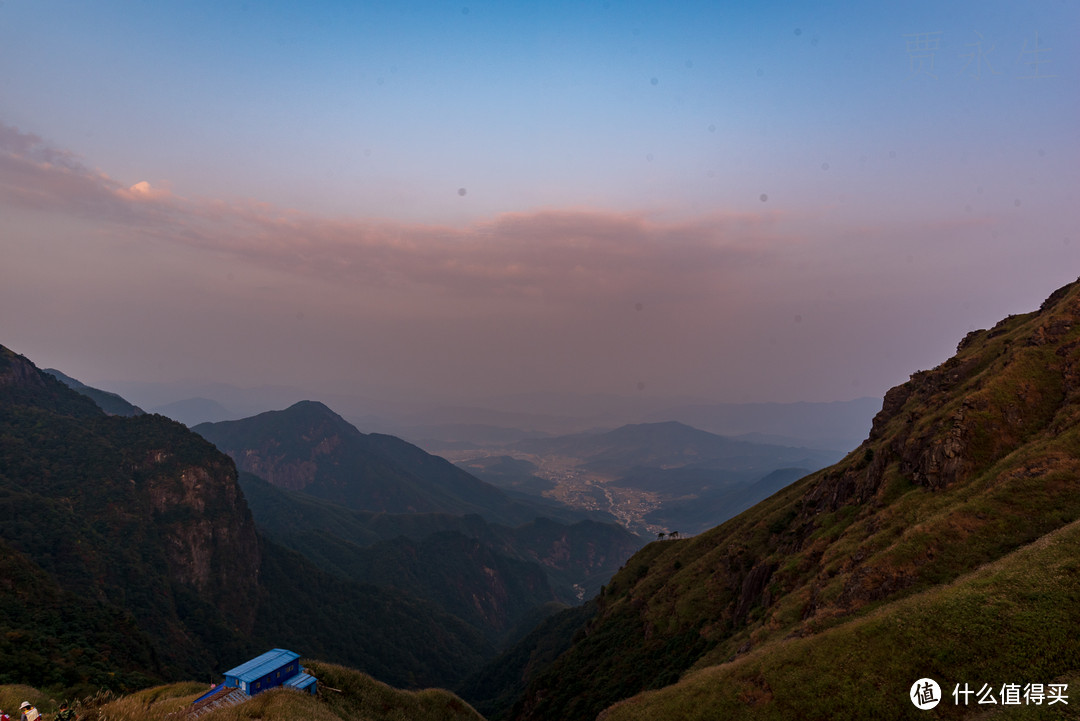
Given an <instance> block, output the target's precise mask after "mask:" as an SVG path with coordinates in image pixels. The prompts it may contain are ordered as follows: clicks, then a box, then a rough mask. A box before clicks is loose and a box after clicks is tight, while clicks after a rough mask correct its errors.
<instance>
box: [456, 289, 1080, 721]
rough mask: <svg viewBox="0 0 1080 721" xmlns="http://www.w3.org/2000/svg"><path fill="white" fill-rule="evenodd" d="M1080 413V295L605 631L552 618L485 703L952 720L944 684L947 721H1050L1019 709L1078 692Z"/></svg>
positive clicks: (899, 414)
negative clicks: (1011, 703) (931, 695)
mask: <svg viewBox="0 0 1080 721" xmlns="http://www.w3.org/2000/svg"><path fill="white" fill-rule="evenodd" d="M1078 409H1080V281H1078V282H1077V283H1074V284H1072V285H1069V286H1066V287H1065V288H1062V289H1061V290H1059V291H1057V292H1055V293H1054V294H1053V295H1051V296H1050V297H1049V298H1048V299H1047V300H1046V302H1045V303H1043V305H1042V307H1041V308H1040V309H1039V310H1038V311H1036V312H1034V313H1028V314H1025V315H1017V316H1010V317H1009V318H1006V319H1004V320H1003V321H1001V322H1000V323H998V324H997V325H996V326H994V327H993V328H991V329H990V330H980V331H974V332H972V333H969V334H968V335H967V337H965V338H964V339H963V340H962V341H961V342H960V344H959V346H958V348H957V353H956V355H955V356H954V357H952V358H951V359H949V360H948V361H946V362H945V363H943V364H941V365H940V366H938V367H937V368H934V369H933V370H930V371H920V372H917V373H915V374H914V375H912V376H911V379H910V380H909V381H908V382H906V383H904V384H902V385H900V386H897V387H896V388H893V389H892V390H891V391H889V393H888V394H887V395H886V396H885V401H884V406H883V408H882V410H881V412H880V413H878V415H877V416H876V417H875V419H874V423H873V427H872V430H871V432H870V434H869V437H868V438H867V439H866V440H865V441H864V442H863V443H862V444H861V446H860V447H858V448H857V449H855V450H854V451H852V452H851V453H850V454H848V455H847V457H845V458H844V459H843V460H841V461H840V462H839V463H837V464H835V465H833V466H831V467H829V468H826V469H823V470H821V471H818V472H817V473H814V474H811V475H809V476H807V477H805V478H803V479H801V480H798V481H796V482H795V483H793V484H791V485H789V486H787V487H785V488H783V489H782V490H780V491H778V492H777V493H775V494H774V495H772V496H771V497H769V498H768V499H767V500H765V501H763V502H761V503H758V504H757V505H755V506H754V507H753V508H750V509H749V510H747V511H745V512H743V513H742V514H740V515H738V516H736V517H735V518H732V519H731V520H729V521H728V522H726V523H724V524H723V525H720V526H718V527H716V528H714V529H712V530H709V531H707V532H704V533H702V534H699V535H698V536H696V537H694V538H693V539H689V540H684V541H678V540H676V541H660V542H655V543H652V544H650V545H648V546H647V547H645V548H644V549H642V550H641V551H640V552H638V553H637V554H635V556H634V557H633V558H631V559H630V560H629V561H628V562H627V563H626V566H625V568H624V569H623V570H622V571H620V572H619V573H618V574H616V576H615V577H614V578H613V579H612V580H611V582H610V583H608V584H607V585H606V587H605V589H604V591H603V593H602V594H601V595H600V597H599V598H598V599H597V602H596V609H595V613H594V614H579V615H578V616H576V617H575V616H573V615H572V614H569V613H563V614H561V615H559V616H555V617H552V618H551V619H549V620H548V621H547V622H545V626H544V627H543V629H545V630H544V631H543V632H540V631H541V630H540V629H538V632H537V633H534V634H533V635H532V636H530V637H528V638H526V639H524V640H523V641H522V642H521V644H519V645H518V646H517V647H515V648H513V649H510V650H509V651H507V653H506V654H505V655H504V656H502V657H501V658H500V659H498V660H497V661H495V662H494V663H493V664H492V665H491V666H490V667H489V670H488V672H486V673H485V674H481V675H480V676H478V677H474V679H473V680H472V681H471V682H470V684H469V685H468V686H467V688H468V689H469V690H468V693H467V698H469V699H470V700H473V701H474V702H476V703H477V704H479V705H480V706H481V707H483V708H485V709H486V710H488V712H489V713H490V714H491V715H490V717H491V718H493V719H505V718H512V719H515V720H516V721H534V720H540V719H544V720H546V719H561V720H564V721H585V720H588V721H593V719H597V718H600V719H602V720H603V721H643V720H645V719H668V718H695V719H714V718H715V719H720V718H738V719H772V718H822V719H825V718H874V719H905V718H914V717H915V716H917V715H919V714H922V713H934V712H922V711H919V710H917V709H916V707H915V706H914V705H912V697H911V695H910V694H911V692H912V684H913V683H914V681H916V680H918V679H922V678H931V679H934V680H935V681H936V682H937V683H938V684H940V688H941V692H942V694H941V696H942V698H941V705H940V706H939V708H938V710H937V711H936V713H939V714H940V717H942V718H968V717H974V716H975V715H978V716H979V717H980V718H981V717H982V715H983V714H981V713H980V712H981V711H982V710H983V709H984V708H985V706H978V707H976V705H975V703H974V701H972V704H971V705H970V706H968V707H966V708H965V705H964V703H963V700H964V699H963V695H962V693H961V696H960V700H959V705H958V704H957V702H956V701H955V700H954V697H953V696H952V694H951V692H952V691H953V689H961V690H963V689H969V688H973V687H974V686H976V685H978V686H980V687H982V688H983V693H984V698H993V699H994V703H995V706H994V708H995V709H1000V710H1001V714H1000V715H1001V717H1003V718H1004V717H1008V718H1012V717H1014V716H1015V717H1016V718H1020V717H1025V718H1026V717H1031V718H1035V717H1040V718H1041V717H1043V716H1044V715H1045V716H1046V717H1049V715H1053V711H1047V707H1046V706H1041V708H1040V707H1038V706H1035V705H1033V704H1030V705H1029V706H1028V708H1027V709H1026V710H1025V709H1023V708H1014V709H1008V708H1006V707H1003V706H1002V705H1001V704H1003V703H1004V701H1003V700H1002V699H1003V696H1002V694H1004V693H1005V691H1004V690H1003V689H1004V688H1005V686H1006V685H1008V684H1016V685H1017V687H1018V688H1024V687H1027V685H1029V684H1031V685H1032V686H1031V687H1032V688H1035V687H1037V688H1041V689H1046V688H1048V687H1049V686H1048V684H1057V685H1058V688H1059V689H1064V690H1065V691H1066V692H1067V693H1069V694H1070V695H1071V694H1072V693H1073V692H1074V690H1075V685H1076V684H1077V683H1078V682H1080V663H1078V659H1080V640H1077V639H1076V638H1075V637H1074V635H1072V634H1068V633H1063V632H1062V629H1065V628H1071V627H1072V625H1073V624H1074V623H1075V619H1076V616H1077V613H1078V609H1080V602H1078V600H1077V599H1080V572H1078V570H1080V567H1078V562H1077V558H1080V480H1078V479H1080V454H1078V452H1077V449H1078V448H1080V410H1078ZM781 482H782V481H781ZM568 638H570V640H569V641H568V640H567V639H568ZM550 649H560V650H561V649H565V650H562V651H561V652H560V651H558V650H557V651H556V652H555V653H552V652H550ZM552 656H555V659H554V660H553V661H550V662H549V661H547V659H551V658H552ZM529 658H532V659H535V660H536V662H534V663H531V664H529V665H527V666H526V665H523V664H522V659H529ZM500 669H516V670H517V672H518V674H519V675H518V677H517V679H515V678H513V677H511V676H508V675H507V674H506V673H501V672H500ZM991 679H993V681H991ZM514 688H517V689H519V695H518V696H517V699H516V701H508V699H512V698H513V696H514V694H513V691H512V689H514ZM987 689H989V694H987V693H986V690H987ZM521 690H523V693H522V692H521ZM497 699H502V701H500V702H497V703H496V702H495V701H492V700H497ZM1070 700H1072V699H1071V698H1070ZM485 704H493V705H485ZM1059 705H1060V704H1059ZM1021 706H1022V704H1021ZM1061 708H1064V706H1063V705H1061ZM1013 711H1015V712H1016V713H1015V714H1014V713H1012V712H1013ZM1047 713H1049V715H1046V714H1047ZM1040 714H1042V715H1040ZM991 715H993V716H994V717H997V715H995V714H991ZM1066 715H1068V714H1066Z"/></svg>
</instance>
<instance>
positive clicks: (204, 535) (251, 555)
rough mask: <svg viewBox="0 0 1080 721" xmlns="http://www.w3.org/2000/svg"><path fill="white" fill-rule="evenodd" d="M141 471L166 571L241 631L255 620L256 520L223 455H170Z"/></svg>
mask: <svg viewBox="0 0 1080 721" xmlns="http://www.w3.org/2000/svg"><path fill="white" fill-rule="evenodd" d="M152 456H153V457H154V458H155V460H154V461H152V462H151V463H150V464H149V465H148V466H144V467H143V468H140V469H139V470H140V471H141V472H142V473H144V474H145V479H146V482H145V486H144V492H145V494H146V499H147V503H148V505H149V507H150V509H151V512H152V518H153V519H154V523H155V525H156V526H157V529H158V532H159V533H160V535H161V539H162V541H163V546H164V553H165V558H166V559H167V561H168V564H169V575H170V576H171V577H172V578H174V579H176V580H177V581H178V582H179V583H181V584H183V585H186V586H189V587H191V588H193V589H194V590H196V591H197V592H198V593H199V595H200V596H202V597H203V598H206V599H208V600H210V601H211V603H212V604H213V605H214V606H215V607H216V608H218V609H219V610H221V611H222V612H223V613H224V614H225V615H226V616H227V617H228V619H229V621H230V622H231V623H232V624H233V625H234V626H236V627H237V628H238V629H240V631H241V632H243V633H245V634H248V633H251V630H252V627H253V624H254V622H255V604H254V603H252V599H254V598H255V595H254V592H255V589H256V587H257V585H258V580H259V579H258V576H259V564H260V554H259V542H258V537H257V535H256V531H255V523H254V521H253V520H252V517H251V513H250V512H249V511H248V508H247V505H246V504H245V503H244V497H243V494H242V493H241V492H240V487H239V486H238V485H237V483H236V471H235V469H234V467H233V465H232V464H231V463H229V462H228V459H226V458H220V457H219V458H214V459H212V460H211V459H209V458H208V459H207V460H206V461H205V462H203V463H201V464H196V465H188V464H178V463H175V462H173V459H172V458H171V457H170V456H169V455H168V454H163V453H161V452H157V453H153V454H152Z"/></svg>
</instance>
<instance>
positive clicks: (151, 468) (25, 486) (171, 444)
mask: <svg viewBox="0 0 1080 721" xmlns="http://www.w3.org/2000/svg"><path fill="white" fill-rule="evenodd" d="M0 436H2V437H3V438H4V443H2V444H0V519H4V520H5V521H6V522H0V540H3V541H6V543H7V544H8V545H9V546H10V547H11V548H12V549H13V550H14V551H15V552H17V553H19V554H21V555H22V556H24V557H25V559H26V560H27V562H29V563H32V564H34V565H36V566H38V567H40V568H41V569H42V570H43V571H45V572H46V573H47V574H49V576H50V577H51V578H52V579H53V582H54V583H56V584H58V585H59V586H60V587H62V588H64V589H67V590H69V591H72V592H74V593H76V594H78V595H79V596H80V597H83V598H86V599H88V600H91V601H93V602H97V603H105V604H109V605H112V606H115V607H117V608H123V609H127V610H128V611H129V612H130V613H131V614H132V615H133V617H134V618H135V619H136V620H137V622H138V624H139V626H140V627H141V628H143V629H144V631H145V632H146V633H147V634H148V635H149V636H150V637H151V638H153V639H155V641H156V643H157V644H159V646H158V649H157V652H158V654H159V659H160V661H161V663H162V665H161V666H160V667H158V668H157V669H156V672H163V671H165V672H167V669H169V668H170V667H171V668H175V669H188V668H192V664H198V665H199V666H201V665H202V664H204V663H206V662H207V661H209V660H210V659H209V658H208V656H207V654H208V653H213V650H212V649H214V648H215V647H217V648H224V647H230V646H235V645H239V644H242V643H243V639H242V635H243V634H245V633H248V632H250V631H251V630H252V628H253V624H254V620H255V608H254V604H253V602H254V599H256V598H257V595H258V593H257V584H258V569H259V564H260V554H259V545H258V537H257V536H256V532H255V525H254V522H253V521H252V518H251V514H250V512H249V511H248V509H247V506H246V505H245V503H244V500H243V496H242V494H241V492H240V489H239V486H238V485H237V482H236V471H235V468H234V467H233V464H232V462H231V461H230V460H229V459H228V458H227V457H226V456H224V455H222V454H221V453H220V452H218V451H217V450H216V449H215V448H214V447H213V446H212V445H210V444H209V443H207V442H206V441H205V440H203V439H202V438H200V437H199V436H196V435H195V434H193V433H191V432H189V431H188V430H187V429H186V428H184V427H183V426H181V425H180V424H177V423H175V422H173V421H170V420H168V419H166V418H164V417H161V416H147V415H142V416H138V417H134V418H121V417H114V416H107V415H106V414H105V413H103V412H102V411H101V410H100V409H99V408H98V407H97V406H96V405H95V404H94V403H93V401H91V400H89V399H88V398H85V397H84V396H82V395H80V394H78V393H76V392H75V391H73V390H70V389H69V388H67V387H66V386H64V385H63V384H61V383H60V382H59V381H57V380H55V379H54V378H53V377H51V376H49V375H46V374H44V373H42V372H40V371H39V370H38V369H37V368H36V367H35V366H34V365H33V364H32V363H31V362H30V361H28V360H27V359H25V358H23V357H21V356H18V355H16V354H14V353H12V352H11V351H9V350H7V349H5V348H0ZM148 671H150V672H154V671H155V669H148Z"/></svg>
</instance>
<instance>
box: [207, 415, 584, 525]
mask: <svg viewBox="0 0 1080 721" xmlns="http://www.w3.org/2000/svg"><path fill="white" fill-rule="evenodd" d="M193 430H195V432H197V433H199V434H200V435H202V436H203V437H204V438H207V439H208V440H210V441H211V442H212V443H214V444H215V445H216V446H217V447H218V448H220V449H222V450H223V451H224V452H225V453H227V454H228V455H230V456H231V457H232V458H233V460H234V461H235V462H236V464H237V467H238V468H239V469H241V470H243V471H247V472H249V473H252V474H254V475H256V476H259V477H260V478H264V479H265V480H267V481H269V482H270V483H271V484H273V485H275V486H277V487H279V488H284V489H286V490H294V491H303V492H304V493H306V494H308V495H310V496H314V497H316V498H321V499H323V500H327V501H332V502H334V503H338V504H340V505H342V506H345V507H346V508H351V509H354V510H357V511H373V512H383V513H450V514H454V515H464V514H469V513H473V514H478V515H481V516H483V517H485V518H487V519H489V520H491V521H494V522H498V523H507V524H511V525H516V524H520V523H526V522H529V521H531V520H533V519H535V518H537V517H539V516H547V517H555V518H560V517H561V518H565V519H571V520H575V521H576V520H581V519H582V518H584V517H587V514H581V513H575V512H572V511H569V510H568V509H565V508H559V507H558V504H556V503H553V502H547V501H543V500H541V499H535V500H531V501H526V500H515V499H511V498H510V497H508V496H507V495H506V494H505V493H503V492H502V491H500V490H499V489H498V488H495V487H494V486H492V485H491V484H489V483H485V482H483V481H481V480H480V479H478V478H476V477H475V476H473V475H471V474H469V473H467V472H465V471H463V470H461V469H460V468H457V467H456V466H454V465H453V464H452V463H450V462H448V461H446V460H445V459H443V458H440V457H438V456H433V455H431V454H429V453H427V452H425V451H423V450H421V449H420V448H418V447H416V446H414V445H412V444H410V443H407V442H405V441H403V440H401V439H400V438H396V437H394V436H388V435H383V434H379V433H371V434H364V433H361V432H360V431H358V430H357V429H356V428H355V427H354V426H353V425H351V424H350V423H348V422H347V421H346V420H345V419H343V418H342V417H341V416H339V415H338V414H336V413H334V412H333V411H332V410H330V409H329V408H327V407H326V406H325V405H323V404H322V403H319V402H316V401H301V402H300V403H296V404H294V405H292V406H290V407H289V408H287V409H285V410H283V411H270V412H267V413H261V414H259V415H257V416H254V417H252V418H246V419H243V420H238V421H223V422H221V423H203V424H200V425H198V426H195V428H194V429H193Z"/></svg>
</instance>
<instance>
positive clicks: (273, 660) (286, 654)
mask: <svg viewBox="0 0 1080 721" xmlns="http://www.w3.org/2000/svg"><path fill="white" fill-rule="evenodd" d="M298 658H300V654H298V653H293V652H292V651H286V650H285V649H283V648H275V649H274V650H273V651H267V652H266V653H264V654H262V655H261V656H256V657H255V658H253V659H251V660H250V661H248V662H247V663H242V664H240V665H239V666H237V667H236V668H231V669H229V670H228V671H226V672H225V675H226V676H235V677H236V678H237V679H238V680H240V681H247V682H249V683H250V682H251V681H255V680H257V679H260V678H262V677H263V676H265V675H266V674H268V673H270V672H271V671H275V670H277V669H279V668H281V667H282V666H284V665H285V664H287V663H289V662H290V661H295V660H296V659H298Z"/></svg>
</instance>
